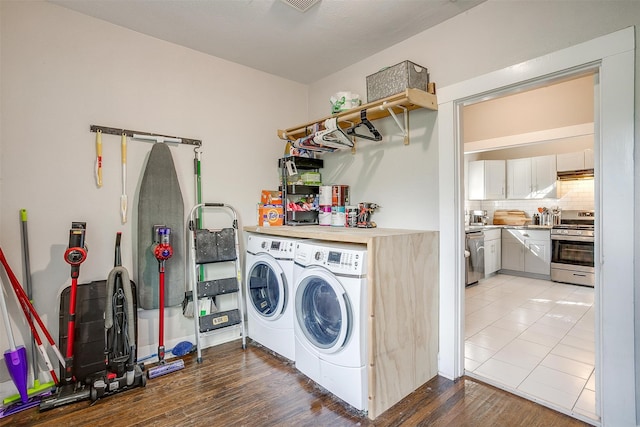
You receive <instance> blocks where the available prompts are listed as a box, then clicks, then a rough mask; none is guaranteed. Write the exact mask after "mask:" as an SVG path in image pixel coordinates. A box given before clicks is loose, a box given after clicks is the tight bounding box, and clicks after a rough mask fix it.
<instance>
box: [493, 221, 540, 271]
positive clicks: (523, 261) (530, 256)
mask: <svg viewBox="0 0 640 427" xmlns="http://www.w3.org/2000/svg"><path fill="white" fill-rule="evenodd" d="M485 247H486V245H485ZM485 253H486V249H485ZM502 270H503V271H505V270H508V271H509V272H514V273H524V274H525V275H531V276H532V277H543V276H544V278H548V277H550V276H551V232H550V230H532V229H524V228H523V229H508V228H505V229H503V230H502Z"/></svg>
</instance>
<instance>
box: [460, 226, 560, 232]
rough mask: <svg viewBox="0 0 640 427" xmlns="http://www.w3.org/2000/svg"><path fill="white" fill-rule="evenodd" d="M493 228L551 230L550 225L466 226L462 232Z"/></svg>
mask: <svg viewBox="0 0 640 427" xmlns="http://www.w3.org/2000/svg"><path fill="white" fill-rule="evenodd" d="M495 228H506V229H510V230H551V228H552V226H551V225H467V226H465V227H464V231H482V230H491V229H495Z"/></svg>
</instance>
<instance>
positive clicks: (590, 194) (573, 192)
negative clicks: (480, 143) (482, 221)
mask: <svg viewBox="0 0 640 427" xmlns="http://www.w3.org/2000/svg"><path fill="white" fill-rule="evenodd" d="M557 186H558V187H557V190H558V191H557V195H558V198H557V199H535V200H529V199H526V200H485V201H480V200H467V201H465V206H464V208H465V210H474V209H481V210H486V211H487V216H488V218H487V220H488V222H489V224H491V223H493V212H494V211H495V210H496V209H512V210H521V211H525V212H526V214H527V216H529V217H532V216H533V214H534V213H537V212H538V208H539V207H547V208H551V207H553V206H559V207H560V209H567V210H593V209H594V206H595V205H594V183H593V179H582V180H572V181H557Z"/></svg>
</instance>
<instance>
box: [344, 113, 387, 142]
mask: <svg viewBox="0 0 640 427" xmlns="http://www.w3.org/2000/svg"><path fill="white" fill-rule="evenodd" d="M362 125H365V126H366V127H367V129H369V132H370V133H371V135H363V134H359V133H357V132H356V129H357V128H358V127H360V126H362ZM345 131H346V133H347V135H353V136H355V137H358V138H363V139H368V140H371V141H382V135H380V132H378V129H376V128H375V127H374V126H373V124H372V123H371V122H370V121H369V119H367V110H360V123H358V124H357V125H355V126H351V127H349V128H347V129H345Z"/></svg>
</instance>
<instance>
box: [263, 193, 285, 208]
mask: <svg viewBox="0 0 640 427" xmlns="http://www.w3.org/2000/svg"><path fill="white" fill-rule="evenodd" d="M260 203H262V204H263V205H282V192H280V191H275V190H262V197H261V199H260Z"/></svg>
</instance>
